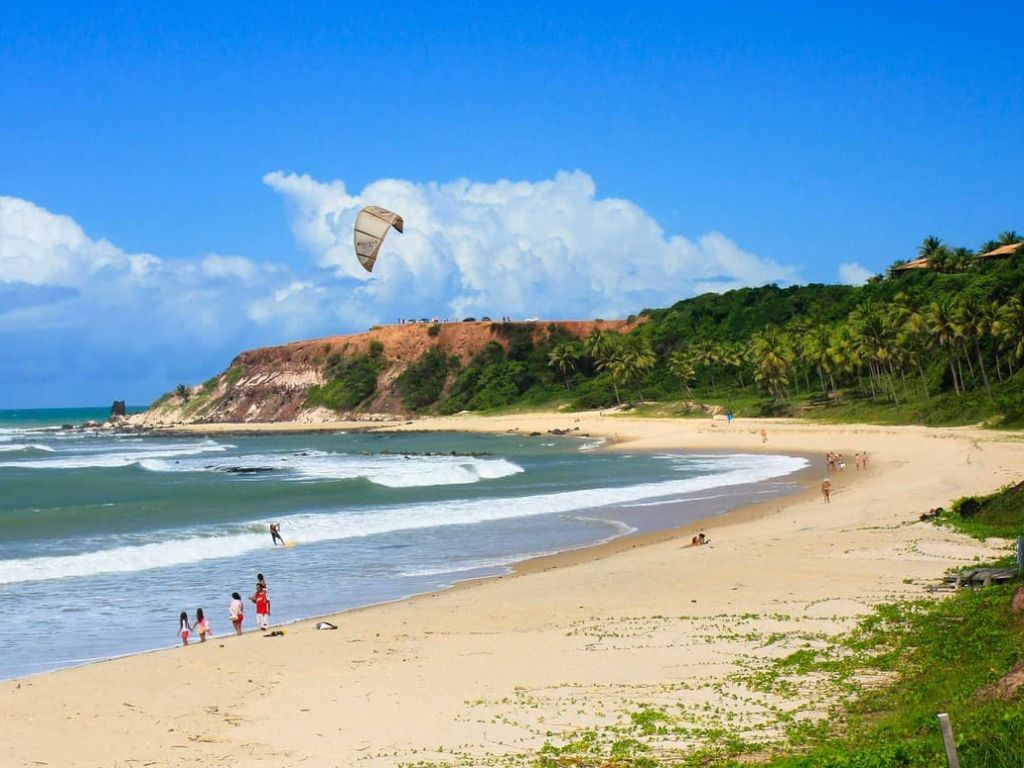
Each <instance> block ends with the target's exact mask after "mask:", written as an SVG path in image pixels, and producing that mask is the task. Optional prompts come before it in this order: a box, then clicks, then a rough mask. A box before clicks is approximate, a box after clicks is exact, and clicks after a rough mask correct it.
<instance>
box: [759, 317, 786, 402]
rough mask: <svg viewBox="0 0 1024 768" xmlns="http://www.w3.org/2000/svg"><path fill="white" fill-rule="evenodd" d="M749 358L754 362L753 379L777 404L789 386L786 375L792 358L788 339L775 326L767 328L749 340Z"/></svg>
mask: <svg viewBox="0 0 1024 768" xmlns="http://www.w3.org/2000/svg"><path fill="white" fill-rule="evenodd" d="M750 356H751V358H752V359H753V360H754V378H755V379H756V380H757V381H759V382H761V383H762V384H763V385H764V386H765V388H766V389H767V390H768V393H769V394H770V395H771V396H772V399H773V400H775V401H776V402H778V401H779V400H781V399H782V398H783V396H784V392H785V387H786V386H787V385H788V384H789V378H788V377H787V375H786V374H787V372H788V371H789V367H790V365H791V364H792V362H793V358H794V355H793V349H792V347H791V346H790V344H789V339H788V338H787V337H786V335H785V334H784V333H782V332H781V331H779V329H778V328H776V327H775V326H768V327H766V328H765V329H764V330H763V331H759V332H758V333H756V334H754V336H753V337H752V338H751V341H750Z"/></svg>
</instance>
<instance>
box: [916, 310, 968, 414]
mask: <svg viewBox="0 0 1024 768" xmlns="http://www.w3.org/2000/svg"><path fill="white" fill-rule="evenodd" d="M924 321H925V324H926V327H927V328H928V331H929V332H930V333H931V334H932V337H933V338H934V339H935V341H936V343H937V344H938V345H939V346H940V347H944V348H946V350H947V355H948V358H949V372H950V374H951V375H952V377H953V389H954V391H955V392H956V394H957V395H958V396H959V395H960V393H961V391H962V390H963V387H962V383H963V380H962V376H963V374H962V372H961V378H957V367H956V366H955V365H954V364H953V363H954V360H956V361H957V362H959V357H960V356H959V354H958V353H957V351H956V347H957V344H958V343H959V341H960V338H961V336H962V332H961V328H960V326H959V324H958V323H957V319H956V310H955V307H954V306H953V302H952V301H951V300H950V299H949V298H942V299H940V300H939V301H933V302H932V303H931V304H929V305H928V306H927V307H925V309H924Z"/></svg>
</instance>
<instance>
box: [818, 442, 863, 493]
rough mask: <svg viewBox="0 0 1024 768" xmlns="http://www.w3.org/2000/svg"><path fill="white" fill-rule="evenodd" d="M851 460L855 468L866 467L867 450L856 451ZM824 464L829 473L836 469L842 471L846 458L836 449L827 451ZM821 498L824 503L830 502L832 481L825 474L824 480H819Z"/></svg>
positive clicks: (844, 467)
mask: <svg viewBox="0 0 1024 768" xmlns="http://www.w3.org/2000/svg"><path fill="white" fill-rule="evenodd" d="M853 462H854V464H853V465H854V466H855V467H856V468H857V469H867V468H868V454H867V451H857V452H856V453H855V454H853ZM825 465H826V466H827V467H828V471H829V473H830V474H831V473H832V472H837V471H838V472H842V471H843V470H845V469H846V459H845V458H844V457H843V454H841V453H838V452H836V451H829V452H828V453H827V454H825ZM821 500H822V501H824V502H825V503H826V504H831V503H832V481H831V480H830V479H829V478H828V477H827V476H826V477H825V479H824V480H822V481H821Z"/></svg>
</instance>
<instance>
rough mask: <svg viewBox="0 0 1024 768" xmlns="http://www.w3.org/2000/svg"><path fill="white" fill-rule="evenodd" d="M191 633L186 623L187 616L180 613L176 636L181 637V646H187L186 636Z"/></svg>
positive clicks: (183, 612) (190, 628)
mask: <svg viewBox="0 0 1024 768" xmlns="http://www.w3.org/2000/svg"><path fill="white" fill-rule="evenodd" d="M191 633H192V627H191V626H189V623H188V614H187V613H185V611H182V612H181V616H179V617H178V634H179V635H180V636H181V644H182V645H188V636H189V635H190V634H191Z"/></svg>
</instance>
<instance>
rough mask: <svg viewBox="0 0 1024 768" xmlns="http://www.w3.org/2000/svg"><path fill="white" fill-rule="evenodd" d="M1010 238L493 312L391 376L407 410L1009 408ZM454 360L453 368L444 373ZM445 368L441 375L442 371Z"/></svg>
mask: <svg viewBox="0 0 1024 768" xmlns="http://www.w3.org/2000/svg"><path fill="white" fill-rule="evenodd" d="M1022 240H1024V237H1021V236H1020V235H1018V234H1017V233H1016V232H1015V231H1006V232H1003V233H1002V234H1000V235H999V236H998V237H997V238H996V239H994V240H991V241H988V242H986V243H984V244H982V246H981V247H980V248H978V249H977V250H976V251H974V250H970V249H968V248H963V247H952V246H949V245H947V244H946V243H944V242H942V240H941V239H939V238H937V237H928V238H926V239H925V240H924V242H923V243H922V244H921V246H920V248H919V253H918V255H917V257H916V258H914V259H912V260H907V261H899V262H896V263H895V264H893V266H892V267H890V269H889V270H888V272H887V274H886V275H884V276H881V275H879V276H876V277H874V278H871V279H870V280H868V281H867V283H866V284H865V285H863V286H849V285H822V284H810V285H800V286H791V287H787V288H780V287H778V286H776V285H767V286H763V287H760V288H745V289H742V290H735V291H730V292H728V293H724V294H713V293H708V294H704V295H702V296H697V297H695V298H692V299H686V300H683V301H680V302H678V303H676V304H674V305H673V306H671V307H668V308H663V309H645V310H643V311H642V312H641V313H640V315H638V316H637V317H635V318H632V319H634V320H635V321H636V323H637V324H636V326H635V327H634V328H633V329H632V330H630V331H629V332H628V333H625V334H615V333H607V332H601V331H596V330H595V331H594V332H593V333H591V335H590V336H588V337H586V338H585V339H583V340H582V341H580V340H577V339H575V338H573V337H572V336H570V335H569V334H567V333H565V332H564V331H560V330H559V329H558V328H557V327H555V326H550V327H549V328H548V329H547V333H541V334H538V333H536V332H535V329H534V328H533V327H532V326H531V325H530V324H528V323H496V324H494V325H493V326H492V328H493V330H494V332H495V334H496V335H500V336H502V337H504V339H505V340H506V341H507V342H508V343H507V346H506V345H502V344H499V343H498V342H497V341H495V342H493V343H492V344H490V345H488V346H487V347H486V348H485V349H484V350H483V351H482V352H481V353H480V354H479V355H478V356H477V357H476V358H475V359H474V360H472V361H471V362H470V363H469V364H468V365H466V366H465V367H462V368H461V369H460V368H459V367H458V361H457V360H455V359H452V360H446V359H445V356H444V354H443V353H442V352H441V351H439V350H437V349H434V350H431V351H430V352H428V353H427V355H425V356H424V358H422V359H421V360H420V361H419V362H418V363H417V364H414V365H413V366H411V367H410V368H409V370H408V371H407V372H406V374H405V375H403V377H402V380H401V381H400V382H399V385H400V391H401V392H402V393H403V396H404V398H405V401H406V405H407V406H408V407H410V408H412V409H414V410H419V411H427V410H436V411H440V412H442V413H454V412H457V411H461V410H487V409H492V408H499V407H507V406H514V405H519V404H521V405H538V404H545V403H551V402H557V401H564V403H566V404H568V405H569V406H571V407H573V408H577V409H582V408H597V407H607V406H617V405H621V406H625V407H630V408H640V409H644V408H646V409H654V412H659V413H666V412H671V413H673V414H674V415H680V414H684V413H686V412H691V413H694V414H701V413H706V412H707V411H708V410H715V411H733V412H734V413H736V414H744V415H797V416H811V417H815V418H825V419H836V420H844V421H845V420H867V421H879V422H883V423H922V424H932V425H938V424H958V423H973V422H978V421H985V420H987V421H988V423H991V424H1003V425H1010V424H1014V423H1020V422H1021V420H1022V419H1024V374H1021V373H1020V368H1021V362H1022V358H1024V258H1022V253H1024V244H1022V242H1021V241H1022ZM453 371H454V376H453V375H452V374H453ZM446 381H449V382H450V384H449V385H448V386H445V383H446Z"/></svg>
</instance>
